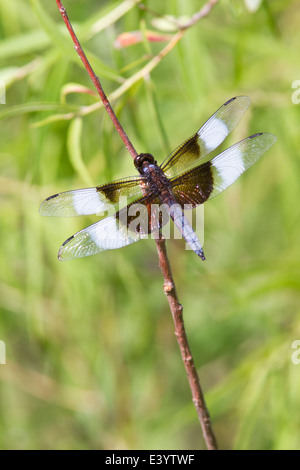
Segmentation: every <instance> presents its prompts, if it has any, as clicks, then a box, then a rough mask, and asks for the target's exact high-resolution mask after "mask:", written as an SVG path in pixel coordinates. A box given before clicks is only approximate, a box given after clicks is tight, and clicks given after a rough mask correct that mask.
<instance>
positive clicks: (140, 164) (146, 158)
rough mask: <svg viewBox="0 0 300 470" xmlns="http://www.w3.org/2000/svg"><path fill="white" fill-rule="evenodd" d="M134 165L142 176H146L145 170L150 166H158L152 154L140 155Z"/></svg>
mask: <svg viewBox="0 0 300 470" xmlns="http://www.w3.org/2000/svg"><path fill="white" fill-rule="evenodd" d="M134 164H135V167H136V169H137V170H138V171H139V173H140V174H141V175H142V174H144V168H145V167H147V166H148V165H157V162H156V161H155V160H154V157H153V155H151V153H140V154H139V155H137V157H135V159H134Z"/></svg>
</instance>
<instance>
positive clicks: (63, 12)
mask: <svg viewBox="0 0 300 470" xmlns="http://www.w3.org/2000/svg"><path fill="white" fill-rule="evenodd" d="M56 3H57V6H58V8H59V11H60V13H61V16H62V17H63V20H64V22H65V25H66V27H67V29H68V31H69V33H70V36H71V38H72V40H73V43H74V48H75V50H76V52H77V54H78V55H79V57H80V59H81V60H82V63H83V65H84V67H85V69H86V70H87V72H88V74H89V76H90V78H91V80H92V82H93V83H94V85H95V87H96V90H97V92H98V94H99V96H100V98H101V101H102V103H103V105H104V107H105V109H106V111H107V112H108V114H109V117H110V118H111V120H112V123H113V125H114V126H115V128H116V131H117V132H118V134H119V136H120V137H121V139H122V140H123V142H124V144H125V146H126V148H127V150H128V152H129V153H130V155H131V156H132V158H135V157H136V156H137V152H136V150H135V148H134V147H133V145H132V143H131V141H130V140H129V138H128V136H127V134H126V132H125V131H124V129H123V127H122V125H121V123H120V121H119V120H118V118H117V116H116V115H115V112H114V110H113V109H112V107H111V104H110V102H109V101H108V99H107V96H106V94H105V93H104V90H103V88H102V85H101V83H100V80H99V77H97V75H96V74H95V72H94V70H93V69H92V66H91V64H90V63H89V61H88V59H87V57H86V55H85V53H84V51H83V49H82V47H81V45H80V42H79V41H78V39H77V36H76V34H75V31H74V29H73V27H72V25H71V23H70V20H69V18H68V15H67V12H66V9H65V7H64V6H63V5H62V3H61V1H60V0H56Z"/></svg>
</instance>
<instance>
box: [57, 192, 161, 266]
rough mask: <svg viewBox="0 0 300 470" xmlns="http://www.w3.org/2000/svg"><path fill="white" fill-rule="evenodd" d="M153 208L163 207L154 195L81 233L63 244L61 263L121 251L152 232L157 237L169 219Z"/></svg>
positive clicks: (59, 254)
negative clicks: (115, 250) (104, 252)
mask: <svg viewBox="0 0 300 470" xmlns="http://www.w3.org/2000/svg"><path fill="white" fill-rule="evenodd" d="M152 205H154V206H155V207H156V205H159V200H158V198H156V197H152V198H151V196H150V195H148V196H145V197H142V198H140V199H138V200H136V201H135V202H133V203H132V204H129V205H128V206H127V207H124V208H123V209H121V210H120V211H118V212H117V213H115V214H114V215H111V216H109V217H105V218H104V219H102V220H100V221H99V222H96V223H95V224H93V225H90V226H89V227H87V228H85V229H83V230H81V231H80V232H77V233H76V234H75V235H73V236H72V237H70V238H68V240H66V241H65V242H64V243H63V244H62V246H61V248H60V250H59V253H58V258H59V260H61V261H67V260H70V259H73V258H82V257H85V256H91V255H95V254H97V253H101V252H102V251H106V250H114V249H116V248H121V247H123V246H127V245H130V244H132V243H135V242H137V241H139V240H141V239H143V238H147V237H148V235H149V234H150V233H151V235H153V237H154V238H157V237H158V235H159V230H160V228H161V227H162V225H164V224H165V223H167V220H166V218H165V217H164V218H163V219H162V217H161V216H160V215H159V214H158V212H157V211H156V210H155V211H152V212H153V213H151V207H152ZM154 206H153V207H154ZM150 214H151V215H150Z"/></svg>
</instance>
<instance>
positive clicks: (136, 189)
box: [40, 176, 143, 217]
mask: <svg viewBox="0 0 300 470" xmlns="http://www.w3.org/2000/svg"><path fill="white" fill-rule="evenodd" d="M142 182H143V177H141V176H136V177H135V176H133V177H131V178H124V179H121V180H118V181H115V182H113V183H109V184H105V185H102V186H97V187H95V188H86V189H77V190H73V191H65V192H63V193H59V194H54V195H53V196H50V197H48V198H47V199H46V200H45V201H44V202H43V203H42V204H41V206H40V214H42V215H47V216H56V217H57V216H59V217H74V216H77V215H91V214H97V213H101V212H104V211H107V210H109V209H110V208H112V207H113V208H116V207H118V204H119V201H120V198H124V202H123V205H126V204H128V202H129V201H128V200H127V199H129V198H133V197H139V196H141V195H142V189H141V186H140V183H142Z"/></svg>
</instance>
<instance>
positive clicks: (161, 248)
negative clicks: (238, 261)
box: [56, 0, 218, 450]
mask: <svg viewBox="0 0 300 470" xmlns="http://www.w3.org/2000/svg"><path fill="white" fill-rule="evenodd" d="M217 1H218V0H210V1H209V2H208V3H207V4H206V5H204V7H203V8H202V9H201V10H200V12H199V13H198V14H197V15H198V16H197V19H195V17H196V15H194V16H193V17H192V19H191V21H190V25H193V24H195V23H196V21H198V20H199V19H200V18H203V16H206V15H207V14H208V13H209V12H210V10H211V8H212V7H213V5H214V4H216V3H217ZM56 3H57V6H58V8H59V11H60V13H61V15H62V17H63V20H64V22H65V24H66V26H67V28H68V31H69V33H70V36H71V38H72V40H73V42H74V46H75V50H76V52H77V54H78V55H79V57H80V59H81V60H82V62H83V64H84V66H85V68H86V70H87V72H88V74H89V76H90V78H91V79H92V81H93V83H94V85H95V87H96V89H97V92H98V94H99V96H100V98H101V101H102V103H103V105H104V107H105V109H106V111H107V112H108V114H109V116H110V118H111V120H112V122H113V124H114V126H115V128H116V130H117V132H118V134H119V135H120V137H121V138H122V140H123V142H124V144H125V146H126V148H127V149H128V151H129V153H130V155H131V156H132V158H135V157H136V156H137V152H136V150H135V148H134V147H133V145H132V143H131V141H130V140H129V138H128V136H127V135H126V133H125V131H124V129H123V127H122V126H121V124H120V122H119V120H118V118H117V117H116V115H115V113H114V111H113V109H112V107H111V105H110V102H109V101H108V99H107V96H106V95H105V93H104V91H103V88H102V86H101V83H100V80H99V78H98V77H97V76H96V74H95V72H94V71H93V69H92V67H91V65H90V63H89V61H88V59H87V57H86V55H85V53H84V51H83V49H82V47H81V45H80V42H79V41H78V39H77V36H76V34H75V32H74V30H73V27H72V25H71V23H70V20H69V18H68V15H67V13H66V10H65V8H64V6H63V5H62V2H61V1H60V0H56ZM188 27H189V24H187V25H186V26H185V27H184V28H183V29H182V30H181V31H179V32H178V33H177V35H175V36H174V38H173V39H171V41H170V44H169V47H168V45H167V46H166V48H165V49H164V50H163V51H162V53H161V54H159V55H158V56H157V60H158V61H159V60H161V59H162V57H164V55H166V53H167V52H168V51H169V50H171V49H172V47H173V44H174V45H175V43H177V42H178V40H180V39H181V38H182V36H183V34H184V30H186V29H187V28H188ZM170 45H171V46H170ZM156 246H157V251H158V256H159V266H160V269H161V271H162V274H163V277H164V292H165V293H166V295H167V299H168V302H169V306H170V310H171V313H172V316H173V320H174V325H175V335H176V337H177V341H178V345H179V348H180V352H181V356H182V360H183V363H184V366H185V370H186V373H187V377H188V381H189V384H190V388H191V392H192V396H193V402H194V405H195V408H196V410H197V413H198V417H199V421H200V423H201V427H202V432H203V436H204V439H205V442H206V445H207V448H208V449H209V450H216V449H217V442H216V438H215V435H214V432H213V429H212V426H211V420H210V416H209V412H208V409H207V406H206V403H205V399H204V395H203V392H202V389H201V386H200V382H199V377H198V375H197V371H196V368H195V364H194V360H193V357H192V354H191V351H190V348H189V344H188V340H187V336H186V332H185V328H184V322H183V308H182V305H181V304H180V303H179V300H178V297H177V292H176V287H175V283H174V279H173V275H172V271H171V267H170V263H169V260H168V256H167V251H166V243H165V240H164V239H158V240H156Z"/></svg>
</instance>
